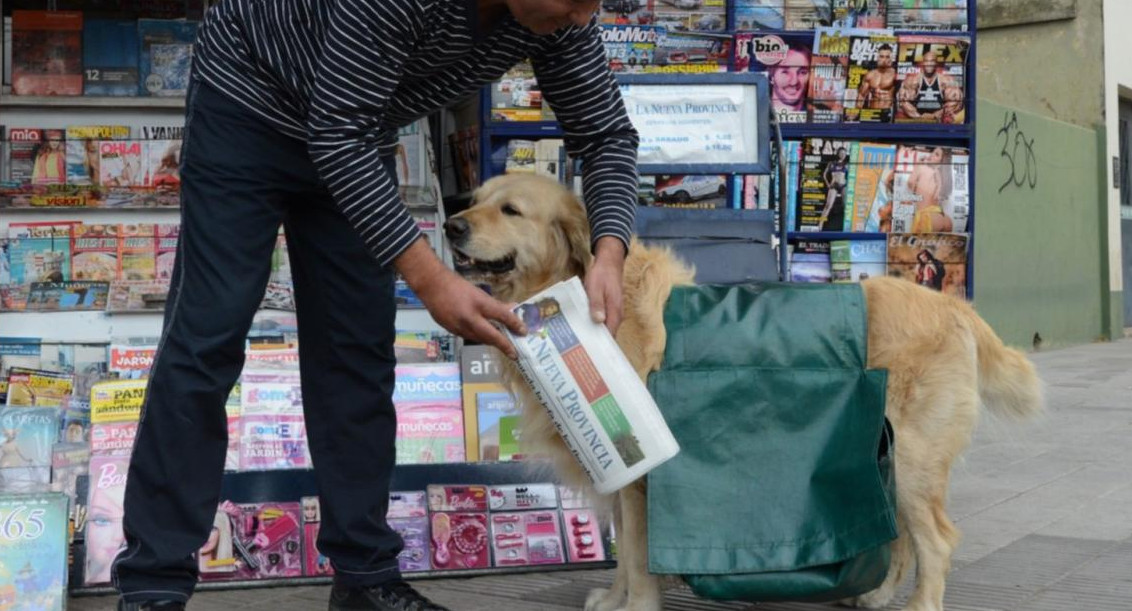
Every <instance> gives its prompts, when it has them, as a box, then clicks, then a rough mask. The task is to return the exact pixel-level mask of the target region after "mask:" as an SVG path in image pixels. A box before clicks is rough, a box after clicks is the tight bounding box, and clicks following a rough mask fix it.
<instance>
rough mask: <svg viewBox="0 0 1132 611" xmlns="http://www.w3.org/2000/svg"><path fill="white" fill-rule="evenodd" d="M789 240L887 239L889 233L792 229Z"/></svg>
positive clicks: (788, 236)
mask: <svg viewBox="0 0 1132 611" xmlns="http://www.w3.org/2000/svg"><path fill="white" fill-rule="evenodd" d="M786 238H787V239H788V240H821V241H827V240H887V239H888V234H887V233H875V232H874V233H870V232H863V231H790V232H787V234H786Z"/></svg>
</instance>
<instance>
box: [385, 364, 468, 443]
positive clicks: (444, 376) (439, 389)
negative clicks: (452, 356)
mask: <svg viewBox="0 0 1132 611" xmlns="http://www.w3.org/2000/svg"><path fill="white" fill-rule="evenodd" d="M461 391H462V388H461V383H460V365H459V364H458V363H420V364H412V365H408V364H406V365H398V366H397V384H396V387H395V390H394V392H393V403H394V404H395V405H396V407H397V464H422V463H450V462H463V461H464V460H465V447H464V412H463V405H462V400H461V399H462V395H461Z"/></svg>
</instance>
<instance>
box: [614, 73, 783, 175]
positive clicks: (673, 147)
mask: <svg viewBox="0 0 1132 611" xmlns="http://www.w3.org/2000/svg"><path fill="white" fill-rule="evenodd" d="M621 95H622V97H623V98H624V100H625V108H626V109H627V110H628V113H629V118H630V119H631V120H632V121H633V125H634V126H635V127H636V128H637V132H638V133H639V134H640V140H641V141H640V146H639V148H638V151H637V154H638V160H637V161H638V163H639V164H640V165H654V164H664V165H668V164H696V165H703V164H753V163H759V162H760V161H761V160H760V159H759V149H758V146H757V143H758V141H759V139H758V136H759V133H758V131H759V127H758V126H759V124H758V117H759V113H760V112H762V110H761V109H760V108H759V107H758V98H757V96H756V89H755V87H753V86H750V85H742V84H711V85H654V84H623V85H622V86H621Z"/></svg>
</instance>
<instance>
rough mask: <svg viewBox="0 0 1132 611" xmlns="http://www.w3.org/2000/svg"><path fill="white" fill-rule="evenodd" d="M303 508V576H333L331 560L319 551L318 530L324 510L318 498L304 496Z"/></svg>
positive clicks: (302, 500)
mask: <svg viewBox="0 0 1132 611" xmlns="http://www.w3.org/2000/svg"><path fill="white" fill-rule="evenodd" d="M300 504H302V506H303V574H304V575H306V576H307V577H317V576H320V575H333V574H334V568H333V567H332V566H330V559H329V558H327V557H326V556H323V555H322V553H321V552H319V551H318V529H319V524H320V523H321V522H322V508H321V506H320V505H319V502H318V497H317V496H304V497H303V498H302V499H301V500H300Z"/></svg>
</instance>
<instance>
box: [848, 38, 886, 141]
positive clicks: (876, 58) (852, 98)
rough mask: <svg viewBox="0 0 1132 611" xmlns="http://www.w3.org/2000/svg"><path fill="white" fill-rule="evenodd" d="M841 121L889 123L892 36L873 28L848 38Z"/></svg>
mask: <svg viewBox="0 0 1132 611" xmlns="http://www.w3.org/2000/svg"><path fill="white" fill-rule="evenodd" d="M849 45H850V46H849V70H848V73H847V80H846V83H845V108H844V110H845V121H846V122H848V123H857V122H859V123H891V122H892V112H893V107H894V104H895V100H896V53H897V48H898V45H897V40H896V36H895V35H894V34H892V33H891V32H887V31H876V32H873V33H871V34H869V35H867V36H851V37H850V38H849Z"/></svg>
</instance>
